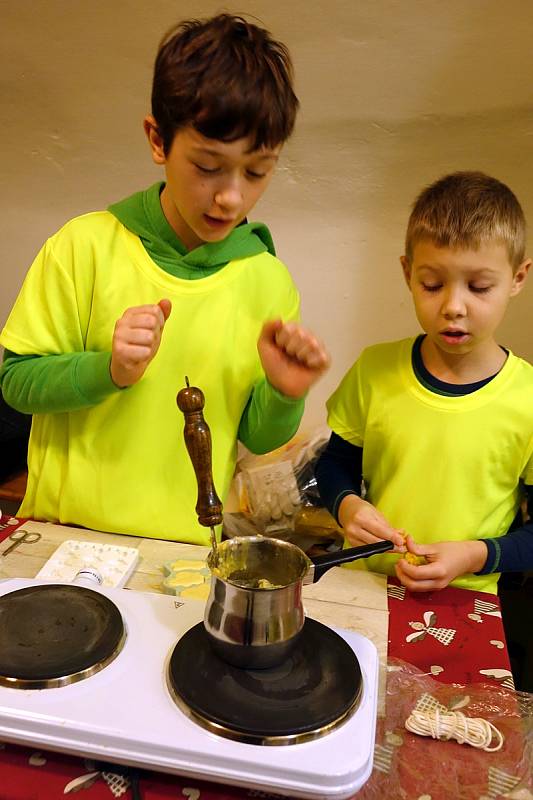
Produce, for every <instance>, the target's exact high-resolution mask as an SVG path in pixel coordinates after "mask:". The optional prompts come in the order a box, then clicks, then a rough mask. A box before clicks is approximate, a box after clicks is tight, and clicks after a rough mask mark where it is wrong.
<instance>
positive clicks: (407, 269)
mask: <svg viewBox="0 0 533 800" xmlns="http://www.w3.org/2000/svg"><path fill="white" fill-rule="evenodd" d="M400 264H401V265H402V270H403V277H404V278H405V282H406V284H407V288H408V289H409V291H411V264H410V263H409V259H408V258H407V256H400Z"/></svg>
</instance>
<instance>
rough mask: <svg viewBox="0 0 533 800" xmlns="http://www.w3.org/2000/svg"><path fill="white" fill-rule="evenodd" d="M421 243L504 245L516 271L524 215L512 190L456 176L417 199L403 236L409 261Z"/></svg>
mask: <svg viewBox="0 0 533 800" xmlns="http://www.w3.org/2000/svg"><path fill="white" fill-rule="evenodd" d="M423 240H426V241H427V240H429V241H431V242H432V243H433V244H435V245H436V246H437V247H450V248H452V249H455V248H468V249H472V250H477V249H478V248H479V247H480V246H481V245H482V244H486V243H488V242H494V243H498V244H502V245H503V246H504V247H505V248H506V250H507V255H508V257H509V262H510V264H511V266H512V267H513V270H516V269H517V268H518V267H519V265H520V264H521V263H522V261H523V260H524V253H525V247H526V221H525V217H524V212H523V211H522V208H521V206H520V203H519V202H518V200H517V199H516V197H515V195H514V194H513V192H512V191H511V190H510V189H509V187H508V186H506V185H505V184H504V183H501V182H500V181H498V180H496V178H491V177H489V176H488V175H485V174H484V173H483V172H454V173H452V174H451V175H446V176H444V177H443V178H440V179H439V180H438V181H435V183H432V184H431V185H430V186H427V187H426V188H425V189H424V190H423V191H422V192H421V193H420V194H419V195H418V197H417V199H416V200H415V202H414V205H413V210H412V211H411V215H410V217H409V222H408V224H407V234H406V237H405V255H406V257H407V259H408V261H411V260H412V256H413V250H414V247H415V245H416V244H417V243H418V242H420V241H423Z"/></svg>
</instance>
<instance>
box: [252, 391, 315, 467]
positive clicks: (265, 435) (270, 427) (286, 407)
mask: <svg viewBox="0 0 533 800" xmlns="http://www.w3.org/2000/svg"><path fill="white" fill-rule="evenodd" d="M304 405H305V400H304V398H303V397H300V398H294V397H286V396H285V395H284V394H281V393H280V392H278V391H277V389H274V387H273V386H271V385H270V383H269V382H268V381H267V379H266V378H263V380H262V381H260V382H259V383H256V385H255V386H254V389H253V392H252V394H251V397H250V399H249V401H248V403H247V405H246V408H245V409H244V412H243V415H242V417H241V422H240V425H239V433H238V436H239V439H240V441H241V442H242V443H243V444H244V445H245V447H247V448H248V450H251V452H252V453H256V454H257V455H261V454H263V453H269V452H270V451H271V450H275V449H276V447H281V445H282V444H285V442H288V441H289V439H290V438H291V436H294V434H295V433H296V431H297V430H298V426H299V425H300V420H301V418H302V414H303V412H304Z"/></svg>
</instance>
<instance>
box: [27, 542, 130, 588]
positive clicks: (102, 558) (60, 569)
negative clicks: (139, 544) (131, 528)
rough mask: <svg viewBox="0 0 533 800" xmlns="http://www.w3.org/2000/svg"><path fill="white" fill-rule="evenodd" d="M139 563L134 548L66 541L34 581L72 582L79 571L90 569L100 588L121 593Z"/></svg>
mask: <svg viewBox="0 0 533 800" xmlns="http://www.w3.org/2000/svg"><path fill="white" fill-rule="evenodd" d="M138 561H139V551H138V550H137V549H136V548H135V547H118V546H116V545H112V544H99V543H97V542H81V541H77V540H76V539H68V540H67V541H65V542H63V543H62V544H61V545H60V546H59V547H58V548H57V550H56V551H55V553H54V554H53V555H52V556H51V557H50V558H49V559H48V561H47V562H46V564H45V565H44V566H43V567H42V568H41V569H40V570H39V572H38V573H37V575H36V577H37V578H43V579H44V580H56V581H71V580H73V579H74V578H75V577H76V575H77V574H78V572H79V571H80V569H83V568H92V569H94V570H96V571H97V572H98V573H99V574H100V575H101V577H102V585H103V586H109V587H113V588H115V589H121V588H122V587H123V586H124V585H125V584H126V583H127V581H128V579H129V577H130V575H131V573H132V572H133V570H134V569H135V567H136V565H137V562H138Z"/></svg>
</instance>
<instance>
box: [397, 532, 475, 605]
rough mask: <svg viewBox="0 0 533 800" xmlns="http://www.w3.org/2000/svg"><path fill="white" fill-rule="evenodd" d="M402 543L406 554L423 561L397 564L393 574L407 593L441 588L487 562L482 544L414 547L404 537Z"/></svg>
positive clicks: (403, 560) (440, 544) (463, 543)
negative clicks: (405, 547) (405, 548)
mask: <svg viewBox="0 0 533 800" xmlns="http://www.w3.org/2000/svg"><path fill="white" fill-rule="evenodd" d="M405 543H406V545H407V550H408V554H413V555H414V556H417V557H419V558H421V557H423V558H424V559H425V562H426V563H423V564H414V563H413V561H412V559H410V560H408V559H407V558H402V559H400V561H398V562H397V564H396V566H395V569H396V575H397V577H398V579H399V580H400V581H401V583H402V585H403V586H405V588H406V589H409V591H410V592H432V591H435V590H436V589H444V588H445V587H446V586H448V584H450V583H451V582H452V581H453V580H454V579H455V578H458V577H459V576H460V575H467V574H469V573H472V572H478V571H479V570H480V569H482V568H483V567H484V565H485V561H486V560H487V546H486V545H485V543H484V542H482V541H463V542H435V543H434V544H416V543H415V542H414V541H413V539H412V538H411V537H410V536H407V538H406V540H405Z"/></svg>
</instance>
